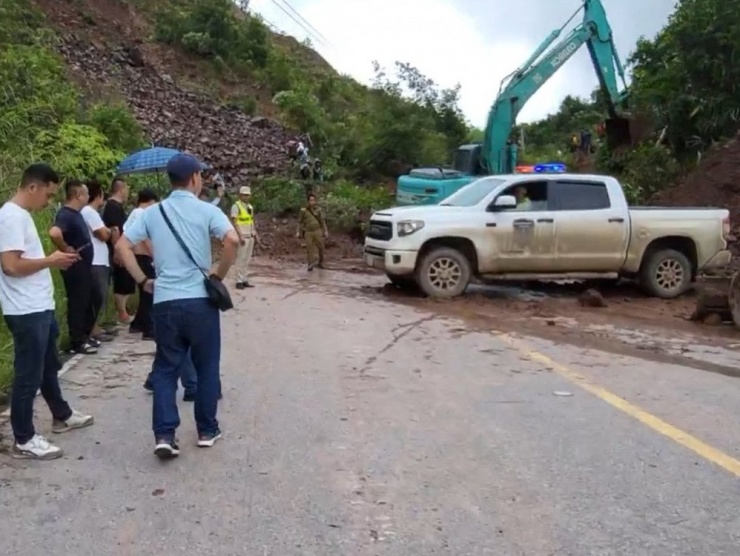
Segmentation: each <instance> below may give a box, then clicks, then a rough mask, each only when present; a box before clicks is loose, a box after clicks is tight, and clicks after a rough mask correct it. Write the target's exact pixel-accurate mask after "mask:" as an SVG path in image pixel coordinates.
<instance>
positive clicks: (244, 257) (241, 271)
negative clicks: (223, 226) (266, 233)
mask: <svg viewBox="0 0 740 556" xmlns="http://www.w3.org/2000/svg"><path fill="white" fill-rule="evenodd" d="M251 200H252V189H251V188H250V187H249V186H248V185H243V186H242V187H241V188H239V199H238V200H237V201H236V203H234V204H233V206H232V207H231V222H232V223H233V224H234V228H235V229H236V232H237V234H238V235H239V250H238V251H237V254H236V264H235V266H236V288H237V289H239V290H241V289H244V288H251V287H252V284H250V283H249V280H247V271H248V269H249V261H251V260H252V253H253V252H254V244H255V242H257V241H259V238H258V237H257V228H256V227H255V222H254V207H253V206H252V203H251V202H250V201H251Z"/></svg>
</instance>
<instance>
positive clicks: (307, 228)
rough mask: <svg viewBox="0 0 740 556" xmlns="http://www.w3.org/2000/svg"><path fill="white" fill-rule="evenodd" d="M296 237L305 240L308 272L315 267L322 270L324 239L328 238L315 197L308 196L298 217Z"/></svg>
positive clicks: (322, 216)
mask: <svg viewBox="0 0 740 556" xmlns="http://www.w3.org/2000/svg"><path fill="white" fill-rule="evenodd" d="M296 237H297V238H300V237H303V238H304V239H305V240H306V252H307V255H308V270H309V271H311V270H313V269H314V268H315V267H317V266H318V267H319V268H324V239H325V238H327V237H329V229H328V228H327V227H326V219H325V218H324V213H323V212H322V211H321V209H320V208H319V207H318V206H316V195H314V194H310V195H309V196H308V204H307V205H306V206H305V207H303V208H302V209H301V212H300V214H299V215H298V232H297V233H296Z"/></svg>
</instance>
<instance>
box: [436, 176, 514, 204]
mask: <svg viewBox="0 0 740 556" xmlns="http://www.w3.org/2000/svg"><path fill="white" fill-rule="evenodd" d="M502 183H504V180H500V179H496V178H482V179H479V180H478V181H474V182H473V183H471V184H469V185H466V186H465V187H463V188H462V189H461V190H459V191H457V192H455V193H453V194H452V195H450V196H449V197H447V198H446V199H445V200H444V201H442V202H441V203H440V204H439V206H441V207H474V206H475V205H477V204H478V203H480V202H481V201H482V200H483V199H485V198H486V197H487V196H488V194H489V193H491V191H493V190H494V189H496V188H497V187H498V186H499V185H501V184H502Z"/></svg>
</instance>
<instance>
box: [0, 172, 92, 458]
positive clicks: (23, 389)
mask: <svg viewBox="0 0 740 556" xmlns="http://www.w3.org/2000/svg"><path fill="white" fill-rule="evenodd" d="M58 187H59V177H58V176H57V174H56V172H54V170H53V169H52V168H51V167H49V166H48V165H46V164H33V165H31V166H29V167H28V168H26V170H25V171H24V172H23V176H22V177H21V183H20V187H19V188H18V190H17V191H16V193H15V195H14V196H13V198H12V199H10V200H9V201H8V202H6V203H5V204H4V205H3V206H2V207H0V267H1V269H2V272H0V309H2V313H3V317H4V319H5V322H6V324H7V325H8V330H10V333H11V334H12V336H13V347H14V354H15V355H14V359H13V369H14V373H15V374H14V376H13V387H12V390H11V394H10V423H11V426H12V429H13V436H14V437H15V441H14V443H13V446H12V448H11V455H12V456H13V457H15V458H31V459H40V460H48V459H55V458H59V457H61V456H62V455H63V453H62V450H61V449H60V448H59V447H58V446H55V445H54V444H52V443H51V442H49V441H48V440H47V439H46V438H44V437H43V436H41V435H39V434H36V431H35V429H34V426H33V401H34V399H35V398H36V392H38V390H39V389H41V395H42V396H43V397H44V401H46V404H47V405H48V406H49V410H50V411H51V414H52V418H53V421H52V429H51V430H52V432H55V433H63V432H67V431H70V430H73V429H78V428H82V427H86V426H88V425H92V424H93V421H94V420H93V418H92V417H91V416H90V415H84V414H82V413H80V412H79V411H76V410H74V409H72V408H70V406H69V404H68V403H67V402H66V401H65V399H64V396H63V395H62V391H61V388H60V387H59V377H58V373H59V370H60V369H61V368H62V364H61V362H60V361H59V354H58V352H57V339H58V337H59V327H58V326H57V321H56V317H55V316H54V286H53V284H52V280H51V272H50V270H49V269H51V268H58V269H60V270H65V269H69V268H71V267H72V266H73V265H75V264H79V260H80V254H79V253H77V252H74V251H72V252H69V253H67V252H64V251H55V252H54V253H52V254H51V255H49V256H48V257H47V256H46V255H45V254H44V248H43V246H42V244H41V238H40V237H39V233H38V230H37V229H36V225H35V224H34V222H33V219H32V217H31V212H34V211H40V210H43V209H44V208H45V207H46V206H47V205H48V204H49V202H50V201H51V200H52V199H53V198H54V195H55V194H56V191H57V188H58Z"/></svg>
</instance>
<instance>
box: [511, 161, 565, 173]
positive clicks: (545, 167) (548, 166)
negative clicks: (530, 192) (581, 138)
mask: <svg viewBox="0 0 740 556" xmlns="http://www.w3.org/2000/svg"><path fill="white" fill-rule="evenodd" d="M567 171H568V167H567V166H566V165H565V164H562V163H560V162H546V163H544V164H534V165H524V166H517V167H516V173H517V174H562V173H564V172H567Z"/></svg>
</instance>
